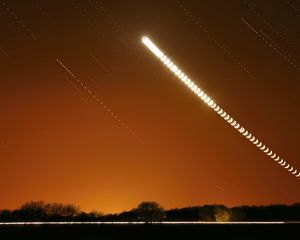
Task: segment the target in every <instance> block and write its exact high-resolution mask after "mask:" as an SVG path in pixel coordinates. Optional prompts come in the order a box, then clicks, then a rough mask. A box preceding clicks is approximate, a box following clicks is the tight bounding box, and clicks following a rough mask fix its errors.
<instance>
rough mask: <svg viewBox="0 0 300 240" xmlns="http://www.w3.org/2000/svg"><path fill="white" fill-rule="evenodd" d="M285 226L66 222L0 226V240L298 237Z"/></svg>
mask: <svg viewBox="0 0 300 240" xmlns="http://www.w3.org/2000/svg"><path fill="white" fill-rule="evenodd" d="M299 232H300V225H299V224H285V225H171V226H170V225H138V226H136V225H134V226H133V225H126V226H119V225H69V226H47V225H43V226H0V239H1V240H2V239H3V240H9V239H16V240H17V239H18V240H19V239H22V240H27V239H28V240H29V239H30V240H34V239H39V240H40V239H43V240H44V239H51V240H56V239H87V240H90V239H155V240H156V239H164V240H165V239H170V240H171V239H247V240H248V239H249V240H250V239H251V240H253V239H272V240H273V239H299V238H297V236H298V234H299Z"/></svg>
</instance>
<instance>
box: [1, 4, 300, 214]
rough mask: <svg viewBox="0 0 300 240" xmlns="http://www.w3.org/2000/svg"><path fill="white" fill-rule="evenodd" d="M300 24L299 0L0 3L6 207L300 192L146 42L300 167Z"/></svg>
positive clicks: (258, 200)
mask: <svg viewBox="0 0 300 240" xmlns="http://www.w3.org/2000/svg"><path fill="white" fill-rule="evenodd" d="M299 25H300V2H299V1H298V2H297V1H292V0H276V1H275V0H274V1H271V0H269V1H259V0H255V1H247V0H244V1H238V0H231V1H225V0H223V1H218V0H213V1H211V0H201V1H200V0H199V1H198V0H193V1H176V0H174V1H171V0H168V1H159V0H151V1H148V0H147V1H146V0H145V1H144V0H143V1H141V0H127V1H121V0H105V1H104V0H103V1H100V0H72V1H71V0H66V1H60V0H51V1H50V0H48V1H47V0H44V1H37V0H26V1H22V0H18V1H17V0H6V1H0V193H1V196H0V208H1V209H3V208H16V207H18V206H20V205H21V204H22V203H24V202H26V201H30V200H44V201H47V202H62V203H74V204H76V205H79V206H81V208H82V209H83V210H87V211H89V210H92V209H96V210H99V211H102V212H105V213H108V212H119V211H123V210H127V209H131V208H133V207H135V206H136V205H137V204H138V203H139V202H141V201H145V200H154V201H157V202H159V203H160V204H161V205H163V206H164V207H165V208H174V207H184V206H191V205H202V204H215V203H220V204H225V205H227V206H236V205H245V204H249V205H260V204H272V203H284V204H291V203H294V202H297V201H298V202H299V201H300V190H299V189H300V182H299V179H296V178H295V177H293V176H292V175H290V174H289V173H288V172H287V171H285V170H284V169H283V168H282V167H280V166H279V165H278V164H276V163H274V162H273V161H272V160H271V159H270V158H268V157H267V156H266V155H265V154H263V153H262V152H261V151H259V150H258V149H257V148H256V147H255V146H253V145H252V144H251V143H249V142H248V141H247V140H246V139H245V138H243V137H242V136H241V135H240V134H238V133H237V132H236V131H234V129H232V127H230V126H229V125H228V124H227V123H226V122H225V121H224V120H222V119H221V118H220V117H218V116H217V115H216V113H215V112H214V111H213V110H211V109H210V108H208V107H207V106H206V105H205V104H203V103H202V102H201V101H200V100H199V99H198V98H196V97H195V96H194V95H193V94H192V92H191V91H189V90H188V89H187V88H186V87H184V86H183V84H182V83H180V82H179V81H178V80H177V79H176V78H175V77H174V76H173V75H172V74H171V73H170V72H169V71H168V70H167V69H166V68H165V67H164V66H162V64H161V63H159V61H158V60H157V59H156V58H155V57H154V56H153V55H152V54H151V53H150V52H149V51H148V50H147V49H146V48H145V46H143V44H142V43H141V37H142V36H143V35H147V36H149V37H150V38H151V39H152V40H153V41H154V42H155V43H157V44H158V46H159V47H160V48H161V49H162V50H163V51H164V52H165V53H166V54H167V55H168V56H169V57H170V58H172V59H173V60H174V62H175V63H176V64H177V65H178V66H180V67H181V68H182V69H183V70H184V71H185V72H186V73H187V74H188V75H189V76H190V77H191V78H192V79H193V80H194V81H195V82H197V84H198V85H199V86H200V87H201V88H202V89H203V90H205V91H206V92H207V93H208V94H209V95H210V96H211V97H212V98H213V99H214V100H215V101H216V102H217V103H218V104H220V105H221V106H222V107H223V108H224V109H225V110H226V111H227V112H228V113H230V114H231V115H232V116H233V117H234V118H236V119H237V120H238V121H239V122H240V123H241V124H243V126H245V127H246V128H247V129H249V130H250V131H251V132H252V133H254V134H255V135H256V136H257V137H259V138H260V139H261V140H262V141H263V142H264V143H266V144H267V145H268V146H270V147H271V148H272V150H274V151H276V152H277V153H278V154H279V155H281V156H282V157H284V158H285V159H286V160H287V161H288V162H289V163H291V164H293V166H295V167H296V168H298V169H299V168H300V152H299V147H300V146H299V142H300V141H299V134H300V125H299V122H300V108H299V104H300V95H299V91H300V82H299V81H300V41H299V39H300V26H299ZM63 66H65V68H64V67H63ZM66 69H68V70H69V71H70V72H68V71H67V70H66ZM72 75H73V76H75V77H76V80H75V78H73V77H72Z"/></svg>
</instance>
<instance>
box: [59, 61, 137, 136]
mask: <svg viewBox="0 0 300 240" xmlns="http://www.w3.org/2000/svg"><path fill="white" fill-rule="evenodd" d="M56 62H57V63H58V64H59V65H60V66H61V67H62V68H63V69H64V70H66V71H67V72H68V73H69V75H70V76H71V77H72V79H74V80H75V81H76V82H77V83H78V84H79V85H80V86H81V87H82V88H83V89H84V90H85V91H86V92H87V93H88V94H89V95H90V96H91V97H92V98H93V99H94V100H95V101H96V102H98V103H100V104H101V105H102V107H103V108H104V109H105V110H106V112H108V113H109V114H110V115H111V116H112V117H113V119H114V120H115V121H117V122H118V123H119V124H120V125H121V126H122V127H124V128H125V129H127V130H128V131H129V132H130V133H132V134H133V135H135V133H134V132H133V130H132V129H131V128H130V127H128V126H127V124H126V123H125V122H124V121H122V120H121V119H120V118H119V117H118V116H117V115H116V114H115V113H114V112H113V111H112V110H111V109H110V108H109V107H108V106H107V105H106V104H105V103H104V102H103V101H101V99H100V98H99V97H98V96H97V95H96V94H95V93H94V92H93V91H91V90H90V89H89V88H88V87H87V86H86V85H85V83H84V82H82V81H81V80H80V79H79V78H77V77H76V75H75V74H73V73H72V71H71V70H70V69H69V68H67V67H66V65H65V64H63V63H62V61H61V60H59V59H56Z"/></svg>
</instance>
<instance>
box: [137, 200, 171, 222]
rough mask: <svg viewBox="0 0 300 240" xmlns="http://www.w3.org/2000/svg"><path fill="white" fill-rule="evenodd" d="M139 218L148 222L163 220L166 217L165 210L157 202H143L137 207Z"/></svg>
mask: <svg viewBox="0 0 300 240" xmlns="http://www.w3.org/2000/svg"><path fill="white" fill-rule="evenodd" d="M134 211H135V212H136V214H137V216H138V219H139V220H141V221H144V222H146V223H153V222H159V221H162V220H163V219H164V217H165V211H164V209H163V207H161V206H160V205H159V204H158V203H156V202H142V203H140V204H139V205H138V207H137V208H136V209H134Z"/></svg>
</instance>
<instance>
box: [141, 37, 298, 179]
mask: <svg viewBox="0 0 300 240" xmlns="http://www.w3.org/2000/svg"><path fill="white" fill-rule="evenodd" d="M142 42H143V44H144V45H145V46H146V47H147V48H148V49H149V50H150V51H151V52H152V53H153V54H154V55H155V56H156V57H157V58H158V59H159V60H160V61H161V62H162V63H163V64H164V65H165V66H166V67H167V68H168V69H169V70H170V71H171V72H172V73H174V74H175V76H176V77H177V78H178V79H180V80H181V81H182V82H183V83H184V84H185V85H186V86H187V87H188V88H189V89H190V90H192V92H193V93H194V94H196V96H197V97H198V98H200V99H201V100H202V101H203V102H204V103H205V104H206V105H208V106H209V107H210V108H212V109H213V110H214V111H215V112H216V113H217V114H219V116H221V117H222V118H223V119H224V120H225V121H226V122H228V123H229V124H230V125H231V126H232V127H233V128H234V129H236V130H237V131H238V132H239V133H240V134H242V135H243V136H244V137H245V138H246V139H247V140H249V141H250V142H251V143H252V144H254V145H255V146H256V147H257V148H258V149H259V150H261V151H262V152H264V153H265V154H266V155H267V156H268V157H269V158H271V159H272V160H273V161H275V162H277V163H278V164H279V165H280V166H282V167H283V168H284V169H285V170H287V171H288V172H289V173H290V174H292V175H293V176H295V177H296V178H298V179H300V171H299V170H297V169H296V168H295V167H293V166H292V165H291V164H289V163H288V162H286V161H285V160H284V159H283V158H281V157H280V156H279V155H278V154H277V153H275V152H274V151H272V150H271V149H270V148H269V147H267V146H266V145H265V144H264V143H262V141H260V140H259V139H258V138H257V137H255V136H254V135H253V134H252V133H250V132H249V131H248V130H246V129H245V128H244V127H243V126H242V125H241V124H239V123H238V122H237V121H236V120H234V119H233V118H232V117H231V116H230V115H229V114H228V113H227V112H225V111H224V110H223V109H222V108H221V107H220V106H219V105H218V104H217V103H216V102H215V101H214V100H213V99H211V98H210V97H209V96H208V95H206V93H205V92H204V91H203V90H202V89H201V88H199V87H198V86H197V84H195V83H194V82H193V81H192V80H191V79H190V78H189V77H188V76H187V75H186V74H185V73H184V72H182V70H181V69H180V68H179V67H177V66H176V65H175V64H174V63H173V62H172V61H171V59H170V58H168V57H167V56H166V55H165V54H164V53H163V52H162V51H161V50H160V49H159V48H158V47H157V46H156V45H155V44H154V43H153V42H152V41H151V40H150V39H149V38H148V37H146V36H143V37H142Z"/></svg>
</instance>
